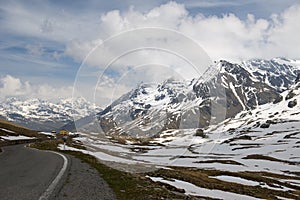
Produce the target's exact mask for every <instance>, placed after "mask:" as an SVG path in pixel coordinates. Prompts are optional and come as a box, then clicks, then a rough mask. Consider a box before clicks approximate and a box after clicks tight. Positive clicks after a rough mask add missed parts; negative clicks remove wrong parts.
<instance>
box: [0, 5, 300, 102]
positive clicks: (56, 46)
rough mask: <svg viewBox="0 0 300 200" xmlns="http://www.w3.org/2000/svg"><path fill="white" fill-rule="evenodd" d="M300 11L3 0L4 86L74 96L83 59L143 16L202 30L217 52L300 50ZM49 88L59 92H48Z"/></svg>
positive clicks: (0, 51) (223, 55)
mask: <svg viewBox="0 0 300 200" xmlns="http://www.w3.org/2000/svg"><path fill="white" fill-rule="evenodd" d="M116 10H117V11H116ZM298 11H299V1H297V0H285V1H282V0H248V1H246V0H245V1H241V0H239V1H238V0H228V1H219V0H211V1H208V0H207V1H200V0H186V1H184V0H178V1H173V2H170V1H165V0H159V1H148V0H142V1H133V0H122V1H116V0H111V1H104V0H103V1H96V0H91V1H80V0H75V1H64V0H48V1H46V0H45V1H38V0H29V1H21V0H20V1H13V0H8V1H1V2H0V27H1V29H0V93H1V96H2V97H7V96H14V94H15V95H19V96H34V97H40V98H51V97H54V96H59V97H67V96H69V95H70V91H71V88H72V85H73V83H74V79H75V77H76V73H77V71H78V69H79V67H80V64H81V62H82V60H83V59H84V57H85V56H86V54H87V53H88V51H89V50H90V49H91V48H92V47H93V45H94V44H96V43H97V41H103V40H105V39H106V38H108V37H109V36H111V35H114V34H117V33H119V32H121V31H124V30H127V29H131V28H136V27H142V26H143V24H145V25H148V26H158V27H166V28H170V29H175V30H177V31H180V32H183V33H184V34H187V35H188V36H190V37H192V38H195V40H196V41H198V42H199V43H200V44H201V45H202V46H203V47H204V49H205V50H207V51H208V52H209V54H210V56H211V57H212V59H229V60H234V61H235V60H239V59H248V58H253V57H262V58H271V57H276V56H279V55H282V56H287V57H292V58H299V57H297V56H298V55H297V54H296V53H295V52H300V51H297V50H299V49H297V48H299V47H295V48H294V47H293V46H291V45H290V44H294V45H295V46H296V45H297V44H298V42H299V39H297V36H296V35H295V34H293V33H294V32H295V31H297V30H298V27H299V26H297V25H293V22H294V21H297V19H299V15H297V13H298ZM289 13H291V14H289ZM249 14H251V15H249ZM154 15H160V16H162V19H156V18H155V16H154ZM134 16H136V17H134ZM153 16H154V17H153ZM137 18H139V19H137ZM140 18H141V19H140ZM290 19H291V20H290ZM191 24H192V25H191ZM207 24H211V26H208V25H207ZM220 26H221V27H222V26H224V27H223V29H219V28H218V27H220ZM208 29H211V30H210V31H211V32H209V31H208ZM223 30H224V31H223ZM204 31H207V33H205V34H203V32H204ZM226 31H227V33H226V34H223V35H222V34H221V32H226ZM247 32H249V37H247V38H244V35H247V34H245V33H247ZM285 32H286V33H285ZM281 33H282V34H283V35H287V37H286V38H285V37H283V36H282V35H280V34H281ZM201 34H203V35H201ZM213 34H215V36H214V35H213ZM199 35H200V36H201V37H200V36H199ZM228 35H229V37H228ZM198 36H199V38H197V37H198ZM210 36H212V38H210ZM231 37H232V38H231ZM235 38H237V39H235ZM208 40H209V42H210V43H208ZM210 40H214V41H215V43H214V42H211V41H210ZM211 43H212V45H209V44H211ZM265 43H268V45H265ZM283 43H284V44H285V45H283V46H281V44H283ZM217 44H222V45H220V46H216V45H217ZM261 45H264V46H263V47H261ZM297 46H298V45H297ZM288 47H290V48H288ZM235 49H237V50H236V51H235ZM257 49H263V51H262V52H259V51H257ZM212 52H216V53H212ZM238 52H239V53H238ZM266 52H267V53H266ZM26 83H27V86H26ZM47 88H48V89H49V88H50V89H51V90H50V91H57V93H56V94H45V92H44V91H45V90H46V89H47Z"/></svg>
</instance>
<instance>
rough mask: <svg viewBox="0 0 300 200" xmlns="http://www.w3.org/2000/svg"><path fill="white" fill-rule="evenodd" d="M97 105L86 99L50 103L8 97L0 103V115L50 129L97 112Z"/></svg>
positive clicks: (34, 127) (35, 126) (26, 124)
mask: <svg viewBox="0 0 300 200" xmlns="http://www.w3.org/2000/svg"><path fill="white" fill-rule="evenodd" d="M99 111H100V110H99V107H97V106H95V105H94V104H91V103H89V102H88V101H86V100H84V99H82V98H77V99H75V100H74V99H71V98H70V99H62V100H60V101H59V102H57V103H51V102H48V101H45V100H41V99H27V100H19V99H17V98H8V99H6V100H5V101H3V102H1V103H0V116H1V117H2V118H4V119H6V120H9V121H13V122H16V123H19V124H21V125H24V126H26V127H28V128H32V129H37V130H46V131H50V130H52V129H58V128H59V127H60V126H63V125H64V124H66V123H68V122H70V121H73V118H75V119H79V118H82V117H85V116H88V115H91V114H92V113H97V112H99Z"/></svg>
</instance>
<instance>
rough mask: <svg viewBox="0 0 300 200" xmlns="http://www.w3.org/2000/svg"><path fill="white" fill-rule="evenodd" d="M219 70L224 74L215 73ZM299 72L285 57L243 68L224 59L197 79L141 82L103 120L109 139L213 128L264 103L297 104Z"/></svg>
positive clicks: (101, 116) (105, 112)
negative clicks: (295, 89)
mask: <svg viewBox="0 0 300 200" xmlns="http://www.w3.org/2000/svg"><path fill="white" fill-rule="evenodd" d="M214 70H217V72H218V73H211V71H214ZM299 74H300V62H299V61H296V60H289V59H285V58H275V59H271V60H262V59H254V60H249V61H244V62H241V63H239V64H236V63H231V62H228V61H225V60H221V61H219V62H216V63H215V64H214V66H212V67H211V68H209V69H208V71H207V73H205V74H204V75H203V76H202V77H199V78H196V79H193V80H185V81H178V80H174V79H169V80H166V81H165V82H163V83H161V84H141V85H139V86H138V87H137V88H135V89H133V90H132V91H130V92H129V93H127V94H125V95H123V96H122V97H120V98H119V99H118V100H116V101H115V102H113V103H112V104H111V105H109V106H108V107H107V108H106V109H104V110H103V111H102V112H100V113H98V115H97V116H98V120H99V123H100V126H101V129H102V130H103V131H104V132H105V133H106V134H107V135H113V136H116V135H118V136H120V137H128V136H129V137H150V138H155V137H159V134H161V133H162V132H163V131H164V130H168V129H191V128H194V129H207V128H209V127H210V126H212V125H216V124H218V123H220V122H222V121H224V120H226V119H230V118H234V117H236V116H237V114H239V113H241V112H242V111H251V110H254V109H256V108H257V107H259V106H261V105H266V104H272V105H274V106H275V107H276V105H277V104H280V103H281V102H283V101H288V102H287V104H289V105H290V106H291V105H293V104H297V102H296V100H292V98H293V97H294V96H295V95H294V93H293V91H292V90H291V88H294V87H295V84H296V80H299ZM287 91H289V92H288V94H289V95H288V96H286V95H285V93H286V92H287ZM293 102H294V103H293ZM199 131H200V132H201V130H199Z"/></svg>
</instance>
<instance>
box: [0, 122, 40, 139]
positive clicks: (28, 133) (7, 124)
mask: <svg viewBox="0 0 300 200" xmlns="http://www.w3.org/2000/svg"><path fill="white" fill-rule="evenodd" d="M0 128H4V129H7V130H11V131H14V132H16V133H17V134H16V135H18V134H22V135H25V136H29V137H37V136H38V135H39V134H38V132H37V131H33V130H30V129H28V128H25V127H23V126H20V125H17V124H14V123H12V122H9V121H6V120H3V119H0ZM1 133H2V135H3V134H5V135H6V134H7V132H5V131H3V130H0V135H1ZM10 134H11V133H10Z"/></svg>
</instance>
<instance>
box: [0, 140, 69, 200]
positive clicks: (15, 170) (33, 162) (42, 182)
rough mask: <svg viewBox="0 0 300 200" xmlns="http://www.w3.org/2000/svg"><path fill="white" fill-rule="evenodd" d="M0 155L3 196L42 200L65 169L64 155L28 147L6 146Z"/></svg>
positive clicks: (6, 197) (0, 180)
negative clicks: (63, 168) (63, 167)
mask: <svg viewBox="0 0 300 200" xmlns="http://www.w3.org/2000/svg"><path fill="white" fill-rule="evenodd" d="M2 150H3V152H2V153H0V197H1V199H2V200H4V199H24V200H25V199H31V200H32V199H39V198H40V197H41V196H42V195H43V193H45V191H46V190H47V189H48V187H49V186H50V185H51V183H52V181H53V180H54V179H55V178H56V177H57V175H58V174H59V172H60V170H61V169H62V166H63V163H64V160H63V158H62V157H61V156H59V155H57V154H54V153H51V152H44V151H38V150H35V149H30V148H26V147H24V144H23V145H14V146H7V147H4V148H2Z"/></svg>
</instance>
